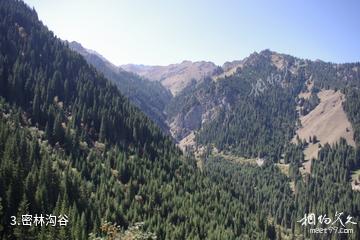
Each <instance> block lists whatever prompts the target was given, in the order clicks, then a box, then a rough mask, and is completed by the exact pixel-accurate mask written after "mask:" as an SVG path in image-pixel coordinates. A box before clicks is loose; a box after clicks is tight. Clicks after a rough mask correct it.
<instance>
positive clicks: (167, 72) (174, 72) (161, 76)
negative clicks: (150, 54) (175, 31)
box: [121, 61, 217, 95]
mask: <svg viewBox="0 0 360 240" xmlns="http://www.w3.org/2000/svg"><path fill="white" fill-rule="evenodd" d="M121 67H122V68H123V69H125V70H126V71H131V72H134V73H136V74H139V75H140V76H143V77H146V78H148V79H149V80H152V81H160V82H161V84H162V85H163V86H164V87H166V88H167V89H169V90H170V91H171V93H172V94H173V95H176V94H177V93H179V92H180V91H181V90H182V89H184V88H185V87H186V86H188V85H189V84H190V83H191V81H192V80H193V79H194V80H196V81H198V80H201V79H202V78H204V77H207V76H211V75H212V74H213V72H214V71H215V69H216V68H217V66H216V65H215V64H214V63H212V62H205V61H200V62H191V61H183V62H182V63H179V64H170V65H168V66H144V65H133V64H128V65H122V66H121Z"/></svg>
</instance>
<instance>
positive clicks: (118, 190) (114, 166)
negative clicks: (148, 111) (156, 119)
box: [0, 0, 273, 239]
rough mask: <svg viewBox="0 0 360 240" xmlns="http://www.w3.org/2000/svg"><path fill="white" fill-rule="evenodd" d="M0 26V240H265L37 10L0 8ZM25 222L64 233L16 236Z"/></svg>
mask: <svg viewBox="0 0 360 240" xmlns="http://www.w3.org/2000/svg"><path fill="white" fill-rule="evenodd" d="M0 19H1V24H0V32H1V35H0V53H1V55H0V86H1V88H0V95H1V101H0V103H1V104H0V109H1V112H0V117H1V118H0V199H1V200H0V216H1V217H0V236H1V238H2V239H87V238H88V237H89V234H90V233H92V234H91V238H94V237H95V236H102V237H106V236H108V237H109V238H110V239H111V238H112V237H114V234H115V235H121V234H122V232H124V231H125V229H127V228H128V227H129V226H132V225H135V223H137V222H144V223H143V227H142V231H143V232H144V234H145V235H148V236H153V235H154V234H155V235H156V236H157V238H158V239H256V238H266V236H268V235H269V234H270V233H268V232H267V231H265V229H264V228H260V227H258V226H257V225H256V224H255V216H253V215H252V214H249V212H248V211H250V210H249V207H248V205H247V203H244V202H240V201H237V199H235V198H234V197H233V196H232V195H231V194H230V193H228V192H227V191H225V189H224V188H223V187H222V185H221V184H218V183H215V182H212V181H211V180H210V178H208V177H207V176H205V175H204V174H203V173H201V172H200V171H199V170H198V169H196V167H195V163H194V162H193V161H192V160H191V159H185V158H184V157H183V156H181V154H180V152H179V150H178V149H177V148H176V147H175V145H174V144H172V140H171V139H170V138H169V137H166V136H164V135H163V134H162V133H161V131H160V129H159V128H158V127H157V126H155V125H154V124H153V123H152V121H150V120H149V119H148V118H147V117H146V116H145V115H144V114H142V113H141V112H139V110H138V109H137V108H135V107H133V106H132V105H131V104H130V103H129V101H128V100H127V99H126V98H125V97H123V96H122V95H121V94H120V91H119V90H118V88H117V87H116V86H115V85H114V84H112V83H111V82H110V81H108V80H107V79H105V78H104V77H103V75H102V74H99V73H98V72H97V71H96V70H95V69H94V68H93V67H91V66H90V65H89V64H87V63H86V61H85V59H84V58H83V57H82V56H80V55H79V54H78V53H75V52H73V51H71V50H70V49H69V48H68V47H67V46H66V45H65V44H64V43H63V42H62V41H61V40H59V39H58V38H56V37H55V36H54V34H53V33H52V32H51V31H49V30H48V29H47V28H46V27H45V26H44V25H43V24H42V23H41V22H40V21H39V20H38V17H37V14H36V12H35V10H32V9H30V8H28V7H27V6H26V5H25V4H24V3H23V2H22V1H13V0H3V1H1V2H0ZM24 214H31V215H33V216H35V214H38V215H40V214H43V215H44V216H45V215H46V214H52V215H56V216H59V215H60V214H61V215H67V216H68V221H69V222H68V225H67V227H64V226H57V227H50V226H42V227H39V226H35V225H32V226H31V227H28V226H22V225H20V219H21V216H22V215H24ZM12 216H15V217H17V218H16V219H17V221H19V224H15V226H13V225H12V224H11V223H12V221H13V220H12V219H13V218H12ZM234 216H236V217H234ZM109 222H111V223H109ZM112 224H116V227H115V225H112ZM140 225H142V224H140ZM100 226H102V228H101V229H100ZM136 226H138V225H135V228H136ZM130 229H134V228H130ZM117 232H118V233H117ZM147 233H148V234H147ZM269 236H270V235H269ZM271 236H273V233H271Z"/></svg>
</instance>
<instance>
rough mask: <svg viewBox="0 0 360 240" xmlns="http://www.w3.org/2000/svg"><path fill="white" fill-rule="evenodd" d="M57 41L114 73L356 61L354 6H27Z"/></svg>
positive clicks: (190, 0)
mask: <svg viewBox="0 0 360 240" xmlns="http://www.w3.org/2000/svg"><path fill="white" fill-rule="evenodd" d="M25 2H26V3H28V4H29V5H30V6H31V7H32V6H34V7H35V9H36V11H37V13H38V15H39V18H40V19H41V20H42V21H43V22H44V23H45V25H47V26H48V27H49V28H50V30H52V31H53V32H54V33H55V34H56V35H57V36H58V37H60V38H62V39H66V40H70V41H72V40H75V41H78V42H80V43H81V44H83V46H85V47H87V48H90V49H93V50H96V51H97V52H99V53H100V54H102V55H103V56H104V57H106V58H107V59H109V60H110V61H111V62H113V63H114V64H116V65H120V64H126V63H137V64H148V65H166V64H170V63H177V62H181V61H183V60H192V61H198V60H207V61H213V62H215V63H216V64H218V65H222V64H223V63H224V62H225V61H231V60H236V59H242V58H244V57H246V56H248V55H249V54H250V53H252V52H254V51H257V52H259V51H261V50H263V49H267V48H269V49H271V50H273V51H277V52H280V53H287V54H291V55H294V56H297V57H302V58H308V59H322V60H325V61H331V62H337V63H342V62H354V61H360V14H359V11H360V1H356V0H347V1H340V0H338V1H330V0H327V1H325V0H318V1H310V0H308V1H305V0H303V1H300V0H294V1H288V0H273V1H266V0H255V1H250V0H249V1H240V0H238V1H235V0H222V1H220V0H214V1H211V0H173V1H169V0H152V1H147V0H142V1H140V0H118V1H117V0H109V1H106V0H102V1H101V0H91V1H89V0H61V1H56V0H46V1H45V0H25Z"/></svg>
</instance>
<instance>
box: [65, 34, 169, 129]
mask: <svg viewBox="0 0 360 240" xmlns="http://www.w3.org/2000/svg"><path fill="white" fill-rule="evenodd" d="M67 44H68V45H69V47H70V48H71V49H73V50H74V51H76V52H78V53H80V54H81V55H82V56H83V57H84V58H85V59H86V61H87V62H88V63H89V64H91V65H93V66H94V67H95V68H96V69H97V70H98V71H99V72H101V73H103V74H104V76H105V77H106V78H108V79H110V80H111V81H113V82H114V83H115V84H116V85H117V86H118V88H119V90H120V91H121V93H122V94H124V95H125V96H126V97H128V98H129V100H130V101H131V102H132V103H134V104H135V105H136V106H137V107H139V109H140V110H141V111H143V112H144V113H145V114H146V115H147V116H148V117H150V118H151V119H152V120H153V121H154V122H155V123H156V124H157V125H158V126H160V127H161V129H163V131H164V132H168V126H167V125H166V124H165V122H166V116H165V113H164V109H165V106H166V105H167V103H168V102H169V101H170V100H171V98H172V95H171V93H170V91H168V90H167V89H166V88H165V87H163V86H162V85H161V84H160V83H159V82H152V81H148V80H146V79H143V78H142V77H139V76H138V75H136V74H133V73H131V72H127V71H125V70H123V69H122V68H120V67H117V66H115V65H114V64H112V63H111V62H109V61H108V60H107V59H105V58H104V57H103V56H101V55H100V54H99V53H97V52H96V51H94V50H90V49H86V48H84V47H83V46H82V45H81V44H80V43H77V42H74V41H73V42H67Z"/></svg>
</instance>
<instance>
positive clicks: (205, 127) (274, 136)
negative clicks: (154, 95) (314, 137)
mask: <svg viewBox="0 0 360 240" xmlns="http://www.w3.org/2000/svg"><path fill="white" fill-rule="evenodd" d="M359 72H360V64H359V63H354V64H332V63H325V62H321V61H315V62H314V61H310V60H302V59H298V58H295V57H292V56H289V55H285V54H278V53H276V52H272V51H270V50H264V51H262V52H260V53H254V54H252V55H250V56H249V57H248V58H245V59H244V60H243V61H241V64H240V65H239V66H238V67H237V70H236V71H234V72H232V73H231V74H228V75H224V74H220V75H218V76H216V75H215V76H213V78H208V79H207V80H205V81H202V82H200V83H198V84H193V85H191V86H189V87H188V88H187V89H185V90H184V91H182V92H181V93H179V94H178V95H177V96H175V97H174V99H173V100H172V101H171V102H170V104H169V105H168V106H167V108H166V110H167V114H168V121H169V122H170V127H171V132H172V133H173V136H174V137H175V138H176V139H177V140H178V141H181V140H182V139H183V138H185V137H186V136H187V135H188V134H190V133H191V132H195V139H194V142H195V145H196V146H209V147H216V148H217V149H218V150H219V151H222V150H229V151H231V152H232V153H233V154H236V155H239V156H244V157H257V156H261V157H266V158H267V159H270V160H272V161H275V162H277V161H279V160H280V159H281V158H282V157H281V155H282V154H283V153H284V151H285V148H286V145H287V144H288V143H289V142H290V141H291V139H292V138H293V136H294V135H295V131H296V129H297V128H298V127H299V126H300V123H299V114H301V115H306V114H307V113H309V112H310V111H311V110H312V109H314V108H315V107H316V106H317V104H319V99H318V97H317V95H316V94H317V92H319V91H320V89H334V90H341V91H342V92H344V93H345V92H347V90H346V89H352V90H351V91H354V89H357V87H358V86H359V84H360V75H359ZM308 82H312V83H313V85H314V87H313V88H312V89H311V90H309V89H307V83H308ZM309 91H311V93H309V94H311V96H310V98H309V99H301V98H299V94H300V93H306V92H309ZM351 96H355V95H354V94H352V95H351ZM355 102H357V100H355V99H351V100H350V101H349V104H352V105H353V104H355ZM298 106H301V107H302V108H301V111H300V112H298V110H297V107H298ZM347 110H348V108H345V111H347ZM348 114H349V112H348ZM350 118H351V117H350ZM196 146H193V148H196Z"/></svg>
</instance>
